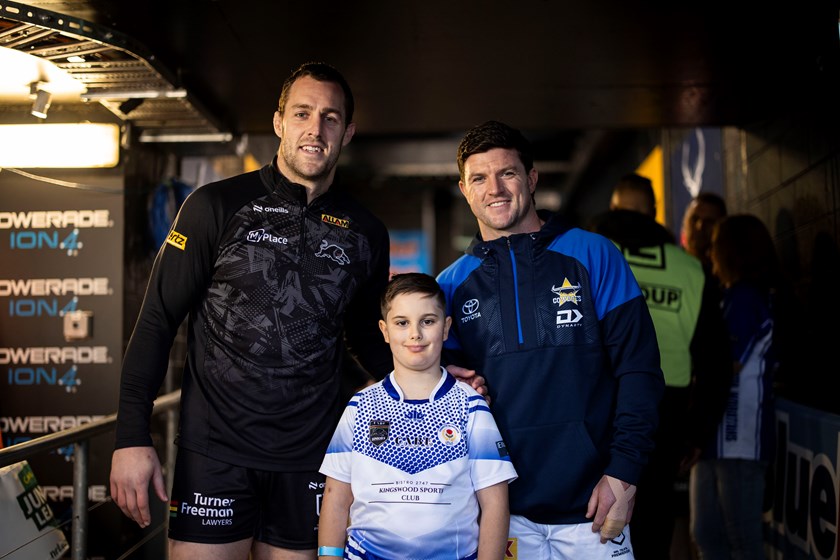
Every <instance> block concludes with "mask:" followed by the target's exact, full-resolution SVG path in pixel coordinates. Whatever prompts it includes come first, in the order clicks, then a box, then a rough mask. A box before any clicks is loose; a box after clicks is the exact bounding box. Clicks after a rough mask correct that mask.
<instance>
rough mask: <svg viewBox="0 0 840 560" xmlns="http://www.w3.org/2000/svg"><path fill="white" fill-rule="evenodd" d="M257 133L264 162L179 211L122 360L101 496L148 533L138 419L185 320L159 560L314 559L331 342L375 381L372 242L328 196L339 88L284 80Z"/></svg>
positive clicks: (378, 368)
mask: <svg viewBox="0 0 840 560" xmlns="http://www.w3.org/2000/svg"><path fill="white" fill-rule="evenodd" d="M274 130H275V133H276V134H277V136H278V137H279V138H280V146H279V149H278V152H277V156H276V157H275V158H274V160H273V161H272V162H271V163H270V164H268V165H266V166H265V167H263V168H262V169H260V170H258V171H254V172H251V173H246V174H243V175H238V176H236V177H232V178H230V179H226V180H222V181H219V182H216V183H211V184H208V185H205V186H203V187H201V188H199V189H197V190H196V191H195V192H194V193H193V194H191V195H190V196H189V197H188V198H187V199H186V201H185V202H184V205H183V207H182V208H181V210H180V212H179V214H178V217H177V219H176V221H175V223H174V224H173V226H172V229H171V230H170V233H169V236H168V237H167V240H166V242H165V243H164V244H163V246H162V247H161V249H160V251H159V253H158V255H157V258H156V260H155V264H154V268H153V271H152V275H151V279H150V281H149V286H148V289H147V292H146V297H145V300H144V302H143V307H142V309H141V311H140V316H139V318H138V320H137V324H136V327H135V329H134V332H133V334H132V336H131V340H130V342H129V345H128V349H127V351H126V355H125V359H124V364H123V371H122V381H121V387H120V404H119V413H118V419H117V433H116V450H115V451H114V455H113V461H112V471H111V494H112V496H113V498H114V500H115V502H116V503H117V504H118V506H119V507H120V508H121V509H122V510H123V512H124V513H125V514H126V515H128V516H129V517H130V518H131V519H133V520H134V521H136V522H138V523H139V524H140V525H141V526H147V525H148V524H149V522H150V512H149V503H148V498H147V496H148V488H149V485H150V484H151V485H152V486H153V488H154V490H155V493H156V494H157V496H158V497H159V498H160V499H161V500H164V501H166V500H168V499H169V498H167V495H166V489H165V488H164V485H163V477H162V472H161V467H160V462H159V460H158V458H157V455H156V453H155V451H154V448H153V447H152V440H151V437H150V434H149V415H150V410H151V407H152V401H153V399H154V398H155V395H156V394H157V391H158V390H159V388H160V385H161V382H162V380H163V377H164V374H165V371H166V366H167V360H168V354H169V348H170V346H171V344H172V341H173V338H174V336H175V333H176V331H177V329H178V327H179V325H180V324H181V323H182V321H183V320H184V319H185V318H188V329H189V346H188V350H187V362H186V367H185V372H184V381H183V387H182V399H181V415H180V426H179V432H178V436H177V440H176V443H177V444H178V447H179V451H178V458H177V463H176V468H175V478H174V484H173V489H172V500H171V502H170V520H169V536H170V558H173V559H180V558H206V557H211V556H212V557H213V558H231V559H233V558H237V559H244V558H247V557H248V555H249V554H251V555H252V556H253V557H254V558H269V557H271V558H274V557H280V556H282V557H283V558H301V559H303V558H314V557H315V548H316V544H317V525H318V518H317V507H318V502H319V499H320V494H321V493H322V491H323V482H324V477H323V476H322V475H320V474H319V473H318V468H319V466H320V463H321V460H322V459H323V456H324V453H325V451H326V447H327V444H328V442H329V439H330V436H331V435H332V432H333V429H334V428H335V425H336V423H337V421H338V418H339V415H340V413H341V405H342V404H343V402H340V396H339V385H340V384H339V377H340V373H341V370H342V366H343V364H344V363H345V362H346V361H348V360H347V359H346V357H345V355H344V349H345V344H344V340H345V334H346V343H347V345H346V347H347V348H349V350H350V351H351V352H352V353H353V354H354V355H355V356H356V357H358V359H359V362H360V363H361V364H362V365H363V366H364V367H365V369H366V370H367V371H368V372H369V373H371V374H372V375H374V376H377V377H380V378H381V377H382V376H384V375H385V374H386V373H387V372H389V371H390V370H391V369H392V363H391V358H390V352H389V349H388V347H387V346H386V345H385V344H384V342H383V341H382V337H381V335H380V333H379V328H378V325H377V322H378V319H379V317H378V301H379V296H380V294H381V292H382V290H383V289H384V287H385V285H386V283H387V281H388V269H389V259H388V250H389V243H388V233H387V230H386V229H385V226H384V225H383V224H382V223H381V222H380V221H379V220H378V219H377V218H375V217H374V216H373V215H372V214H371V213H370V212H369V211H368V210H367V209H365V208H364V207H363V206H362V205H360V204H359V203H357V202H355V201H354V200H352V199H351V198H350V197H349V196H347V195H345V194H343V193H342V192H341V191H340V190H336V189H335V187H334V186H333V179H334V176H335V166H336V162H337V160H338V156H339V154H340V152H341V149H342V147H343V146H345V145H347V143H348V142H350V139H351V138H352V137H353V134H354V132H355V124H354V123H353V97H352V93H351V92H350V88H349V86H348V85H347V82H346V81H345V80H344V78H343V77H342V76H341V74H340V73H338V72H337V71H336V70H335V69H334V68H332V67H330V66H328V65H325V64H320V63H310V64H305V65H303V66H301V67H300V68H299V69H297V70H296V71H295V72H294V73H293V74H292V75H291V76H290V77H289V78H288V79H287V80H286V82H285V84H284V86H283V91H282V94H281V96H280V102H279V108H278V110H277V112H276V113H275V114H274Z"/></svg>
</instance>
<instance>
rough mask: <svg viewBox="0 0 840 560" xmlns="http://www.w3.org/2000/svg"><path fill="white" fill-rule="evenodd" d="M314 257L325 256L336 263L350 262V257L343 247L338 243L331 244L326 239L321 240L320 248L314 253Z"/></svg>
mask: <svg viewBox="0 0 840 560" xmlns="http://www.w3.org/2000/svg"><path fill="white" fill-rule="evenodd" d="M315 256H316V257H325V258H328V259H330V260H332V261H335V262H337V263H338V264H350V257H348V256H347V253H345V252H344V249H342V248H341V247H339V246H338V245H333V244H332V243H330V242H329V241H327V240H326V239H325V240H323V241H321V248H320V249H319V250H318V252H317V253H315Z"/></svg>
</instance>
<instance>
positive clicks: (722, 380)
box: [686, 273, 733, 449]
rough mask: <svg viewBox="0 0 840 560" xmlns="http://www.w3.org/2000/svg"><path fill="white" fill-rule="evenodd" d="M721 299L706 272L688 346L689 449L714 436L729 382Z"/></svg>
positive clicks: (713, 281) (687, 435)
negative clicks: (689, 370) (689, 368)
mask: <svg viewBox="0 0 840 560" xmlns="http://www.w3.org/2000/svg"><path fill="white" fill-rule="evenodd" d="M720 302H721V293H720V289H719V288H718V286H717V281H716V280H715V278H714V277H713V276H711V275H710V274H708V273H707V274H706V279H705V282H704V284H703V296H702V300H701V303H700V305H701V307H700V314H699V315H698V318H697V327H696V328H695V330H694V337H693V338H692V339H691V346H690V350H691V362H692V383H691V394H690V397H689V398H690V401H689V407H688V430H687V434H686V437H687V445H688V447H689V449H691V448H699V449H703V448H704V447H706V445H707V444H708V443H709V442H710V441H711V440H712V439H713V438H714V436H715V431H716V430H717V426H718V424H719V423H720V420H721V418H722V417H723V412H724V409H725V408H726V403H727V400H728V398H729V388H730V385H731V384H732V375H733V373H732V359H731V352H730V350H729V348H730V343H729V336H728V334H727V328H726V323H725V321H724V319H723V313H722V312H721V309H720Z"/></svg>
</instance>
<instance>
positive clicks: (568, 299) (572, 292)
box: [551, 278, 581, 305]
mask: <svg viewBox="0 0 840 560" xmlns="http://www.w3.org/2000/svg"><path fill="white" fill-rule="evenodd" d="M551 291H552V292H554V293H555V294H557V297H556V298H554V299H552V300H551V302H552V303H556V304H557V305H563V304H564V303H574V304H575V305H577V304H578V303H580V300H581V296H579V295H578V292H579V291H580V284H576V285H573V284H572V283H571V282H569V279H568V278H563V283H562V284H560V286H559V287H557V286H555V285H554V284H552V285H551Z"/></svg>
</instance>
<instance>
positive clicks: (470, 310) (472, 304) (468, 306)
mask: <svg viewBox="0 0 840 560" xmlns="http://www.w3.org/2000/svg"><path fill="white" fill-rule="evenodd" d="M479 305H480V303H479V301H478V300H477V299H475V298H473V299H469V300H467V301H465V302H464V305H462V306H461V313H463V314H464V316H463V317H461V322H462V323H466V322H467V321H472V320H473V319H478V318H479V317H481V313H480V312H479V311H478V306H479Z"/></svg>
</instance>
